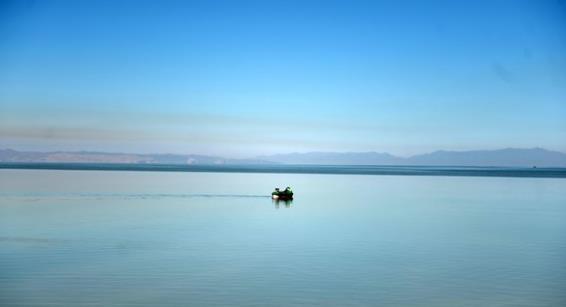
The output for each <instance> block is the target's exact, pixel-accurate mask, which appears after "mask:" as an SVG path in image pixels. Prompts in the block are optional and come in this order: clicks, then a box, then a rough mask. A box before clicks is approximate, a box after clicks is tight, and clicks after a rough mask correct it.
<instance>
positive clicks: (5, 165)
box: [0, 162, 566, 178]
mask: <svg viewBox="0 0 566 307" xmlns="http://www.w3.org/2000/svg"><path fill="white" fill-rule="evenodd" d="M0 169H20V170H77V171H146V172H216V173H280V174H328V175H397V176H470V177H519V178H566V168H558V167H556V168H549V167H544V168H521V167H470V166H397V165H395V166H387V165H283V164H279V165H187V164H124V163H27V162H25V163H23V162H2V163H0Z"/></svg>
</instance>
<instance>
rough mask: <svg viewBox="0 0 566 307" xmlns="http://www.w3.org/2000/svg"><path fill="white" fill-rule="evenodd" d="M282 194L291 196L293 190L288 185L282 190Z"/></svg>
mask: <svg viewBox="0 0 566 307" xmlns="http://www.w3.org/2000/svg"><path fill="white" fill-rule="evenodd" d="M283 194H284V195H286V196H293V191H292V190H291V188H290V187H286V188H285V191H283Z"/></svg>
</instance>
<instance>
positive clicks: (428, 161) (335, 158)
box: [258, 148, 566, 167]
mask: <svg viewBox="0 0 566 307" xmlns="http://www.w3.org/2000/svg"><path fill="white" fill-rule="evenodd" d="M258 159H261V160H265V161H273V162H278V163H285V164H330V165H333V164H339V165H423V166H522V167H533V166H537V167H566V154H565V153H562V152H558V151H550V150H546V149H542V148H529V149H522V148H506V149H499V150H474V151H444V150H440V151H435V152H432V153H427V154H422V155H415V156H411V157H408V158H403V157H397V156H393V155H391V154H388V153H378V152H348V153H337V152H309V153H291V154H279V155H271V156H261V157H258Z"/></svg>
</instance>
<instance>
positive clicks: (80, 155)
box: [0, 149, 273, 164]
mask: <svg viewBox="0 0 566 307" xmlns="http://www.w3.org/2000/svg"><path fill="white" fill-rule="evenodd" d="M0 162H46V163H49V162H68V163H137V164H144V163H152V164H265V163H273V162H266V161H261V160H257V159H227V158H222V157H215V156H205V155H179V154H131V153H108V152H90V151H77V152H66V151H56V152H27V151H16V150H12V149H4V150H0Z"/></svg>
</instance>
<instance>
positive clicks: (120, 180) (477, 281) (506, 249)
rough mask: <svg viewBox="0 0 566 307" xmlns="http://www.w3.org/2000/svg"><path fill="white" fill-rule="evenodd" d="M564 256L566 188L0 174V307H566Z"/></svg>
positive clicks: (525, 182) (410, 180)
mask: <svg viewBox="0 0 566 307" xmlns="http://www.w3.org/2000/svg"><path fill="white" fill-rule="evenodd" d="M286 185H291V186H292V187H293V189H294V191H295V193H296V199H295V200H294V201H293V202H292V203H283V202H281V203H274V202H272V200H271V199H270V198H269V193H270V192H271V190H272V189H273V187H275V186H279V187H285V186H286ZM565 259H566V180H564V179H544V178H496V177H443V176H434V177H431V176H366V175H320V174H262V173H206V172H199V173H194V172H188V173H187V172H169V173H168V172H128V171H113V172H110V171H76V170H75V171H60V170H7V169H5V170H0V305H2V306H187V305H190V306H222V305H223V306H225V305H235V306H306V305H309V306H312V305H319V306H377V305H379V306H563V305H565V304H566V291H565V286H564V285H566V260H565Z"/></svg>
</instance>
